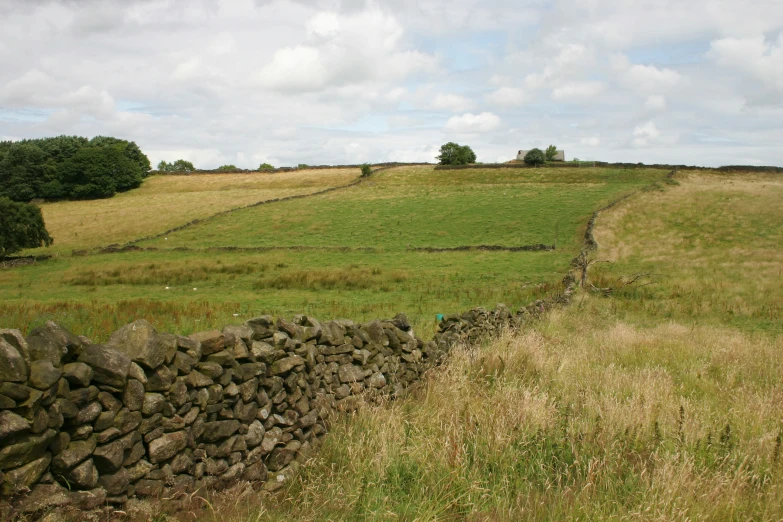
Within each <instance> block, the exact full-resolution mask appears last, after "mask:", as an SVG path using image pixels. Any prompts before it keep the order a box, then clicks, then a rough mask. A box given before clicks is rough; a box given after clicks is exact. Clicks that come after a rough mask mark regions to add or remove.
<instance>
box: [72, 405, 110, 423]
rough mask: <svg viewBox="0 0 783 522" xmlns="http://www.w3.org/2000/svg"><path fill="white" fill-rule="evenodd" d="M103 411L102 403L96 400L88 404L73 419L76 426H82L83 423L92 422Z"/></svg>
mask: <svg viewBox="0 0 783 522" xmlns="http://www.w3.org/2000/svg"><path fill="white" fill-rule="evenodd" d="M102 411H103V408H102V407H101V403H99V402H98V401H94V402H91V403H89V404H88V405H87V406H85V407H84V408H82V409H81V410H79V413H78V414H77V415H76V418H75V419H74V420H73V421H72V424H73V425H74V426H81V425H82V424H91V423H92V422H93V421H94V420H95V419H97V418H98V416H99V415H100V414H101V412H102Z"/></svg>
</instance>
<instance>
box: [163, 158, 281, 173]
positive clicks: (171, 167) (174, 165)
mask: <svg viewBox="0 0 783 522" xmlns="http://www.w3.org/2000/svg"><path fill="white" fill-rule="evenodd" d="M274 169H275V168H274V167H273V166H272V165H270V164H269V163H262V164H261V165H260V166H259V167H258V170H259V171H265V170H274ZM195 170H196V167H194V166H193V164H192V163H191V162H189V161H185V160H183V159H178V160H177V161H172V162H171V163H169V162H167V161H161V162H160V163H158V172H171V173H174V172H176V173H184V174H188V173H190V172H194V171H195ZM215 170H217V171H219V172H237V171H239V170H242V169H240V168H239V167H237V166H236V165H222V166H220V167H218V168H217V169H215Z"/></svg>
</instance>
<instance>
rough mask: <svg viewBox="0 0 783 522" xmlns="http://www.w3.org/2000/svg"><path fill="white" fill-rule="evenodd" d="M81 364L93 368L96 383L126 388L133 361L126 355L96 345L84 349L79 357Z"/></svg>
mask: <svg viewBox="0 0 783 522" xmlns="http://www.w3.org/2000/svg"><path fill="white" fill-rule="evenodd" d="M79 362H83V363H85V364H88V365H90V367H92V369H93V380H94V381H95V382H98V383H101V384H107V385H109V386H114V387H117V388H124V387H125V382H126V381H127V379H128V371H129V370H130V364H131V360H130V358H129V357H128V356H127V355H125V354H124V353H122V352H119V351H117V350H114V349H112V348H107V347H105V346H101V345H99V344H94V345H92V346H87V347H86V348H84V351H82V354H81V355H80V356H79Z"/></svg>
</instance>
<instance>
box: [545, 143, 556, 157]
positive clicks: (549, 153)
mask: <svg viewBox="0 0 783 522" xmlns="http://www.w3.org/2000/svg"><path fill="white" fill-rule="evenodd" d="M544 156H545V157H546V160H547V161H554V159H555V156H557V147H555V146H554V145H550V146H549V147H547V148H546V152H544Z"/></svg>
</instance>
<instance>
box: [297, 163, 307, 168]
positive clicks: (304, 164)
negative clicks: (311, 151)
mask: <svg viewBox="0 0 783 522" xmlns="http://www.w3.org/2000/svg"><path fill="white" fill-rule="evenodd" d="M296 168H298V169H309V168H310V165H308V164H307V163H300V164H299V165H297V166H296Z"/></svg>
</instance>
